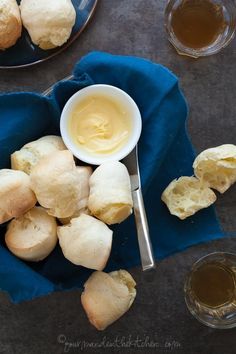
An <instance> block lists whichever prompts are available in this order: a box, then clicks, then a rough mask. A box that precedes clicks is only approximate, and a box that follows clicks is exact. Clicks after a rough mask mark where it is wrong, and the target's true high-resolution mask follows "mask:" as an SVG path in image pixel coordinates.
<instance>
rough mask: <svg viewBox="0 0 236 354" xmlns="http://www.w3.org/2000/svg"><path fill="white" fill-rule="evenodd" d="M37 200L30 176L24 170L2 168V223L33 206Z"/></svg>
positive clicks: (0, 193) (0, 209)
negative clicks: (31, 186)
mask: <svg viewBox="0 0 236 354" xmlns="http://www.w3.org/2000/svg"><path fill="white" fill-rule="evenodd" d="M36 202H37V200H36V197H35V194H34V193H33V191H32V189H31V188H30V178H29V176H28V175H27V174H26V173H24V172H22V171H14V170H9V169H2V170H0V224H2V223H4V222H6V221H8V220H11V219H12V218H17V217H19V216H21V215H23V214H24V213H25V212H27V211H28V210H29V209H31V208H33V207H34V206H35V204H36Z"/></svg>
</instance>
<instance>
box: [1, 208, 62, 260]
mask: <svg viewBox="0 0 236 354" xmlns="http://www.w3.org/2000/svg"><path fill="white" fill-rule="evenodd" d="M5 242H6V245H7V247H8V248H9V250H10V251H11V252H12V253H13V254H14V255H16V256H17V257H19V258H21V259H24V260H26V261H31V262H38V261H41V260H43V259H44V258H46V257H47V256H48V255H49V254H50V253H51V252H52V250H53V249H54V248H55V246H56V244H57V223H56V219H55V218H54V217H53V216H50V215H48V214H47V212H46V211H45V210H44V209H43V208H41V207H34V208H33V209H31V210H29V211H28V212H27V213H25V214H24V215H22V216H21V217H19V218H17V219H14V220H12V221H11V222H10V223H9V225H8V228H7V232H6V235H5Z"/></svg>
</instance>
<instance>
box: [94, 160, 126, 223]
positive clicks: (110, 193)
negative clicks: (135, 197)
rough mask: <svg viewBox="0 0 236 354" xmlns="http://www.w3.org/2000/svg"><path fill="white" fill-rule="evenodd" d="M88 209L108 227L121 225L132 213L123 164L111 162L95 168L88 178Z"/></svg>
mask: <svg viewBox="0 0 236 354" xmlns="http://www.w3.org/2000/svg"><path fill="white" fill-rule="evenodd" d="M88 207H89V210H90V211H91V213H92V215H95V216H96V217H97V218H98V219H100V220H102V221H104V222H105V223H106V224H108V225H111V224H116V223H121V222H122V221H124V220H125V219H126V218H127V217H128V216H129V215H130V214H131V213H132V207H133V201H132V195H131V185H130V178H129V173H128V171H127V168H126V167H125V165H124V164H122V163H121V162H118V161H112V162H106V163H103V164H102V165H100V166H99V167H97V168H96V170H95V171H94V172H93V174H92V176H91V178H90V194H89V200H88Z"/></svg>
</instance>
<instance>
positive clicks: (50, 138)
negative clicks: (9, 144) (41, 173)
mask: <svg viewBox="0 0 236 354" xmlns="http://www.w3.org/2000/svg"><path fill="white" fill-rule="evenodd" d="M58 150H66V146H65V145H64V143H63V141H62V138H61V137H60V136H56V135H47V136H44V137H42V138H40V139H38V140H35V141H32V142H30V143H28V144H26V145H24V146H23V147H22V148H21V149H20V150H19V151H15V152H14V153H13V154H12V155H11V168H12V169H14V170H21V171H24V172H25V173H27V174H30V173H31V171H32V169H33V167H34V166H36V165H37V163H38V162H39V160H40V159H41V158H42V157H44V156H47V155H50V154H51V153H53V152H55V151H58Z"/></svg>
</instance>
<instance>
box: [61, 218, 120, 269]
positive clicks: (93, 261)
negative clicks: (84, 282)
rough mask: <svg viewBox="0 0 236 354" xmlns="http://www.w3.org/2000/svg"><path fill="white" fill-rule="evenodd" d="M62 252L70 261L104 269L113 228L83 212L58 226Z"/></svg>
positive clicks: (87, 266) (109, 249) (108, 254)
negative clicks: (65, 223)
mask: <svg viewBox="0 0 236 354" xmlns="http://www.w3.org/2000/svg"><path fill="white" fill-rule="evenodd" d="M57 233H58V238H59V243H60V246H61V249H62V252H63V254H64V256H65V258H67V259H68V260H69V261H70V262H72V263H74V264H76V265H81V266H83V267H86V268H90V269H96V270H103V269H104V268H105V266H106V263H107V261H108V258H109V256H110V252H111V244H112V234H113V232H112V230H110V229H109V228H108V226H107V225H106V224H104V223H103V222H102V221H100V220H97V219H95V218H94V217H92V216H89V215H85V214H82V215H80V216H79V217H77V218H74V219H72V220H71V222H70V224H69V225H65V226H59V227H58V228H57Z"/></svg>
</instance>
